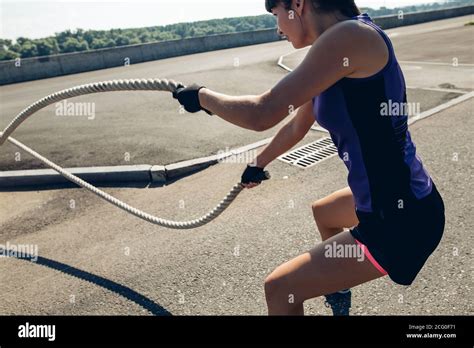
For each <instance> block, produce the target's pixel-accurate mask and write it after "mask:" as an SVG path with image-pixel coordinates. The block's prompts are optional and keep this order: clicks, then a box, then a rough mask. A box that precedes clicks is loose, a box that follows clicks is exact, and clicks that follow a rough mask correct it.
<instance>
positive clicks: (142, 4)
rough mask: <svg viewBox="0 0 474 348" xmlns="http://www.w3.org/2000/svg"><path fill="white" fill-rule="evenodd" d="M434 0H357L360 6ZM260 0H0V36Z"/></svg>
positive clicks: (145, 19) (220, 10) (181, 17)
mask: <svg viewBox="0 0 474 348" xmlns="http://www.w3.org/2000/svg"><path fill="white" fill-rule="evenodd" d="M430 2H442V1H436V0H356V4H357V5H358V6H359V7H372V8H379V7H381V6H385V7H389V8H390V7H398V6H405V5H415V4H423V3H430ZM264 4H265V1H264V0H238V1H225V0H99V1H92V0H0V38H3V39H16V38H17V37H20V36H24V37H28V38H42V37H47V36H51V35H53V34H54V33H55V32H60V31H63V30H66V29H76V28H82V29H97V30H101V29H111V28H140V27H147V26H156V25H166V24H172V23H179V22H192V21H197V20H206V19H213V18H225V17H241V16H257V15H261V14H265V13H266V11H265V6H264Z"/></svg>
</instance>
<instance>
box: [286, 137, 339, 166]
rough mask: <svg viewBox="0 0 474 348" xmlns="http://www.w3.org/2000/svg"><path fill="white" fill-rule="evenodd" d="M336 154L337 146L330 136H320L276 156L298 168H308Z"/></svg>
mask: <svg viewBox="0 0 474 348" xmlns="http://www.w3.org/2000/svg"><path fill="white" fill-rule="evenodd" d="M335 155H337V148H336V146H335V145H334V143H333V142H332V140H331V138H328V137H326V138H322V139H319V140H317V141H315V142H312V143H310V144H307V145H305V146H302V147H299V148H297V149H295V150H293V151H291V152H287V153H286V154H284V155H281V156H280V157H278V159H279V160H280V161H283V162H286V163H289V164H291V165H294V166H296V167H299V168H309V167H312V166H314V165H315V164H317V163H319V162H322V161H324V160H325V159H328V158H331V157H333V156H335Z"/></svg>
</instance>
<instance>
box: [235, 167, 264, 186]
mask: <svg viewBox="0 0 474 348" xmlns="http://www.w3.org/2000/svg"><path fill="white" fill-rule="evenodd" d="M270 178H271V176H270V173H269V172H268V171H266V170H263V168H260V167H257V166H252V165H250V164H249V165H247V168H246V169H245V171H244V173H243V174H242V178H241V183H242V184H249V183H251V182H253V183H256V184H260V183H261V182H262V181H263V180H268V179H270Z"/></svg>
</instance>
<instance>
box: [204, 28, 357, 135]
mask: <svg viewBox="0 0 474 348" xmlns="http://www.w3.org/2000/svg"><path fill="white" fill-rule="evenodd" d="M352 22H353V21H346V22H342V23H338V24H336V25H334V26H333V27H331V28H329V29H328V30H327V31H326V32H324V33H323V35H321V37H320V38H319V39H318V40H317V41H316V42H315V43H314V44H313V46H312V47H311V48H310V50H309V51H308V53H307V55H306V57H305V59H304V60H303V62H301V64H300V65H299V66H298V67H297V68H296V69H295V70H294V71H292V72H291V73H289V74H288V75H286V76H285V77H284V78H283V79H282V80H280V81H279V82H278V83H277V84H276V85H275V86H274V87H273V88H271V89H270V90H268V91H266V92H265V93H263V94H261V95H250V96H229V95H225V94H221V93H217V92H214V91H211V90H210V89H208V88H202V89H201V90H200V91H199V102H200V104H201V106H202V107H203V108H205V109H207V110H209V111H211V112H212V113H214V114H216V115H218V116H219V117H221V118H222V119H224V120H226V121H228V122H230V123H233V124H235V125H237V126H240V127H243V128H247V129H251V130H255V131H264V130H267V129H269V128H272V127H274V126H275V125H277V124H278V123H279V122H280V121H281V120H283V119H284V118H285V117H286V116H288V115H289V114H290V113H291V112H292V111H294V110H296V109H297V108H298V107H300V106H301V105H303V104H305V103H306V102H308V101H310V100H311V99H312V98H313V97H314V96H317V95H319V94H320V93H321V92H323V91H324V90H326V89H327V88H329V87H330V86H332V85H333V84H335V83H336V82H337V81H339V80H340V79H341V78H343V77H345V76H347V75H350V74H352V73H353V72H354V71H355V69H356V68H357V66H360V65H359V64H360V63H361V61H362V60H363V54H362V53H361V51H362V48H364V45H361V40H360V36H359V35H358V34H357V30H356V29H357V28H358V27H357V23H352ZM356 36H359V37H356Z"/></svg>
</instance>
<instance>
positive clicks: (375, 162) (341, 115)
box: [313, 13, 432, 212]
mask: <svg viewBox="0 0 474 348" xmlns="http://www.w3.org/2000/svg"><path fill="white" fill-rule="evenodd" d="M353 19H355V20H358V21H361V22H362V23H365V24H367V25H369V26H371V27H372V28H374V29H375V30H377V32H378V33H379V34H380V35H381V36H382V38H383V39H384V41H385V43H386V44H387V47H388V50H389V55H390V57H389V60H388V63H387V65H386V66H385V67H384V68H383V69H382V70H381V71H379V72H378V73H376V74H375V75H372V76H370V77H367V78H343V79H341V80H339V81H338V82H337V83H335V84H334V85H333V86H331V87H330V88H328V89H327V90H325V91H324V92H322V93H321V94H320V95H319V96H316V97H314V98H313V111H314V114H315V118H316V121H317V122H318V123H319V124H320V125H321V126H322V127H324V128H325V129H327V130H328V131H329V133H330V136H331V138H332V140H333V142H334V144H335V145H336V147H337V149H338V154H339V157H340V158H341V159H342V160H343V161H344V164H345V165H346V167H347V169H348V170H349V174H348V184H349V187H350V188H351V190H352V193H353V195H354V199H355V204H356V209H357V210H359V211H363V212H374V211H380V210H383V209H392V208H396V207H399V205H400V203H401V202H402V201H403V200H405V199H412V200H413V199H414V200H418V199H421V198H423V197H425V196H427V195H428V194H429V193H430V192H431V189H432V182H431V178H430V176H429V174H428V172H427V171H426V170H425V168H424V167H423V164H422V161H421V159H420V158H419V157H418V155H417V154H416V147H415V144H414V143H413V141H412V140H411V135H410V132H409V130H408V125H407V121H408V113H407V110H408V109H409V108H408V106H409V105H408V104H407V98H406V86H405V79H404V76H403V73H402V71H401V69H400V66H399V64H398V62H397V59H396V57H395V53H394V50H393V46H392V43H391V41H390V39H389V38H388V36H387V35H386V34H385V33H384V31H383V30H382V29H381V28H379V27H378V26H377V25H375V24H374V23H373V22H372V19H371V18H370V17H369V16H368V15H367V14H366V13H364V14H361V15H359V16H355V17H353ZM397 105H398V112H395V111H396V110H397V108H396V106H397Z"/></svg>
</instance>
